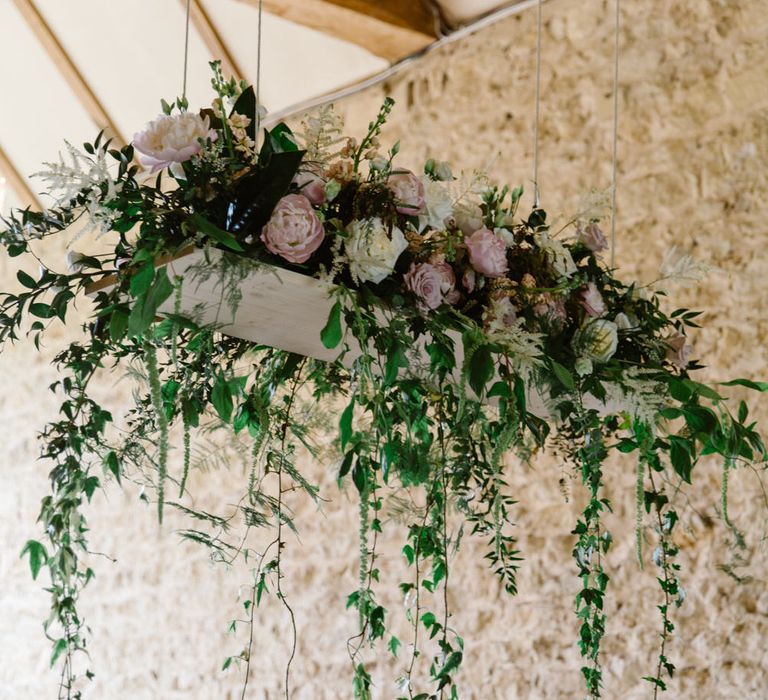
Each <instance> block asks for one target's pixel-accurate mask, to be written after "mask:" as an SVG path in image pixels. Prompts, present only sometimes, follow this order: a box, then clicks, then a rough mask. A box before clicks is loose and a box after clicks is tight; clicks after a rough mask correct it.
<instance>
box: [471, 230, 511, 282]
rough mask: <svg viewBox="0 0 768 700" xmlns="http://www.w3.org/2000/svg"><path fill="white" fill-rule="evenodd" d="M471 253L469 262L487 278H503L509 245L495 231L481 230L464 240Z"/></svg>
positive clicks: (506, 266)
mask: <svg viewBox="0 0 768 700" xmlns="http://www.w3.org/2000/svg"><path fill="white" fill-rule="evenodd" d="M464 243H465V245H466V246H467V250H468V251H469V262H470V263H471V264H472V267H474V268H475V270H476V271H477V272H479V273H480V274H481V275H485V276H486V277H503V276H504V275H505V274H506V272H507V270H508V269H509V267H508V265H507V245H506V243H504V241H503V240H502V239H501V238H499V236H497V235H496V234H495V233H494V232H493V231H491V230H490V229H487V228H481V229H478V230H477V231H475V232H474V233H473V234H472V235H471V236H469V237H468V238H466V239H464Z"/></svg>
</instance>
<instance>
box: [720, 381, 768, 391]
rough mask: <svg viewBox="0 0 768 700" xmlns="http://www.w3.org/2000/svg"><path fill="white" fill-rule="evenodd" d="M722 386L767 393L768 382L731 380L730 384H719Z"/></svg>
mask: <svg viewBox="0 0 768 700" xmlns="http://www.w3.org/2000/svg"><path fill="white" fill-rule="evenodd" d="M720 384H721V385H722V386H745V387H747V389H753V390H754V391H768V382H753V381H752V380H750V379H732V380H731V381H730V382H720Z"/></svg>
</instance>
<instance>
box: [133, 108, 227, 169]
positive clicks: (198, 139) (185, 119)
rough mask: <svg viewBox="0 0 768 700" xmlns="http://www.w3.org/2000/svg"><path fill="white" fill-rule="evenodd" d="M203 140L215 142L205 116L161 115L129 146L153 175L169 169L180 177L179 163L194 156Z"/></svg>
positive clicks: (199, 149)
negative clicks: (131, 146)
mask: <svg viewBox="0 0 768 700" xmlns="http://www.w3.org/2000/svg"><path fill="white" fill-rule="evenodd" d="M206 139H209V140H211V141H215V140H216V131H214V130H213V129H211V128H210V122H209V120H208V117H207V116H206V117H201V116H200V115H199V114H196V113H195V112H180V113H179V114H174V115H170V114H161V115H160V116H159V117H158V118H157V119H155V120H154V121H152V122H150V123H149V124H147V126H146V127H145V128H144V131H141V132H139V133H137V134H135V135H134V137H133V147H134V148H135V149H136V150H137V151H138V152H139V153H140V154H141V155H140V157H139V158H140V160H141V163H142V165H144V166H145V167H147V168H150V171H151V172H153V173H155V172H157V171H158V170H162V169H163V168H170V169H171V173H172V174H173V175H174V176H175V177H177V178H183V177H184V169H183V168H182V167H181V163H183V162H185V161H187V160H189V159H190V158H191V157H192V156H194V155H197V154H198V153H200V151H201V150H202V148H203V145H202V142H204V141H205V140H206Z"/></svg>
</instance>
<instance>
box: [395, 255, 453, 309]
mask: <svg viewBox="0 0 768 700" xmlns="http://www.w3.org/2000/svg"><path fill="white" fill-rule="evenodd" d="M446 267H447V268H448V271H450V275H449V274H448V271H446V270H445V268H446ZM450 267H451V266H450V265H448V264H447V263H445V262H443V263H438V265H433V264H432V263H428V262H426V263H411V267H410V268H409V270H408V272H406V273H405V276H404V277H403V281H404V282H405V286H406V288H407V289H409V290H410V291H412V292H413V293H414V294H415V295H416V296H417V297H418V299H419V305H420V306H423V307H425V308H426V309H436V308H437V307H438V306H440V304H442V303H443V302H446V301H447V297H448V295H450V294H451V292H453V291H455V289H454V284H455V277H454V275H453V270H451V269H450Z"/></svg>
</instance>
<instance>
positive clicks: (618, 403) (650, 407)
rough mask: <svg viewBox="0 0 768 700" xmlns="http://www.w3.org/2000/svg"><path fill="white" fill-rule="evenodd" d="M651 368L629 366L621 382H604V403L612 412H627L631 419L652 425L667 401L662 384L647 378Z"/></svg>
mask: <svg viewBox="0 0 768 700" xmlns="http://www.w3.org/2000/svg"><path fill="white" fill-rule="evenodd" d="M650 373H652V370H645V369H642V368H641V367H631V368H630V369H628V370H627V371H626V372H625V373H624V375H623V376H622V378H621V382H605V383H604V384H603V387H604V388H605V403H606V405H607V406H608V407H609V408H610V410H611V411H612V412H616V413H620V412H626V413H628V414H629V415H630V416H631V417H632V419H633V420H637V421H640V422H642V423H645V424H646V425H648V426H651V427H653V426H654V425H655V423H656V421H657V418H658V414H659V411H660V410H661V409H662V408H664V406H665V405H666V403H667V394H666V391H665V388H664V385H663V384H661V383H660V382H657V381H654V380H653V379H649V378H648V375H649V374H650Z"/></svg>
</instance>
